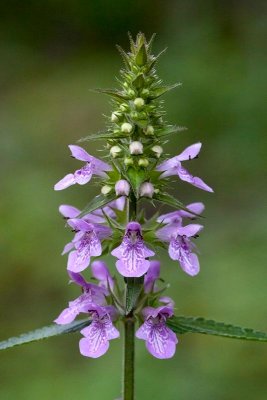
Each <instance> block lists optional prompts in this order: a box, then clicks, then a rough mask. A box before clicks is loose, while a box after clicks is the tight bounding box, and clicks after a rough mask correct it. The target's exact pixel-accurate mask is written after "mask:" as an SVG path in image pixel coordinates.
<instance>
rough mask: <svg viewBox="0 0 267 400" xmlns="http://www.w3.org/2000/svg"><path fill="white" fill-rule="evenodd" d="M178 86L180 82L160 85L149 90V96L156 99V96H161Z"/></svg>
mask: <svg viewBox="0 0 267 400" xmlns="http://www.w3.org/2000/svg"><path fill="white" fill-rule="evenodd" d="M178 86H181V83H175V84H174V85H168V86H161V87H159V88H156V89H153V90H151V93H150V95H149V98H150V99H157V98H158V97H160V96H162V95H163V94H165V93H167V92H169V91H170V90H172V89H175V88H177V87H178Z"/></svg>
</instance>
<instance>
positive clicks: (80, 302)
mask: <svg viewBox="0 0 267 400" xmlns="http://www.w3.org/2000/svg"><path fill="white" fill-rule="evenodd" d="M69 275H70V278H71V280H72V281H73V282H75V283H77V284H78V285H79V286H82V288H83V294H82V295H81V296H79V297H78V298H77V299H75V300H73V301H70V302H69V306H68V307H67V308H65V309H64V310H63V311H62V312H61V314H60V315H59V316H58V317H57V319H55V321H54V322H55V323H56V324H58V325H65V324H69V323H70V322H72V321H73V320H74V319H75V318H76V317H77V315H79V314H80V313H88V310H89V309H90V308H91V307H92V304H95V303H97V304H105V290H104V289H103V288H101V287H99V286H97V285H94V284H93V283H89V282H86V281H85V280H84V278H83V277H82V275H80V274H76V273H72V272H69Z"/></svg>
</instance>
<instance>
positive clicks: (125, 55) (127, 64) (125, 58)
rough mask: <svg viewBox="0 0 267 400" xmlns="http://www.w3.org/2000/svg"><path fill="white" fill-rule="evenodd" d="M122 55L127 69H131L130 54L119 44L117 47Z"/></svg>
mask: <svg viewBox="0 0 267 400" xmlns="http://www.w3.org/2000/svg"><path fill="white" fill-rule="evenodd" d="M116 47H117V49H118V51H119V53H120V55H121V56H122V59H123V62H124V64H125V67H126V68H127V69H130V68H131V67H130V64H129V56H128V54H127V53H126V52H125V51H124V50H123V48H122V47H121V46H119V45H118V44H117V45H116Z"/></svg>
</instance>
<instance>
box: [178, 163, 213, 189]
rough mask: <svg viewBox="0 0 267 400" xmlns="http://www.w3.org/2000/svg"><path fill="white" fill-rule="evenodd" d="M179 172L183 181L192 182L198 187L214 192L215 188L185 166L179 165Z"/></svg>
mask: <svg viewBox="0 0 267 400" xmlns="http://www.w3.org/2000/svg"><path fill="white" fill-rule="evenodd" d="M177 174H178V176H179V178H180V179H181V180H182V181H185V182H188V183H191V185H193V186H196V187H198V188H199V189H202V190H206V191H207V192H213V189H212V188H211V187H210V186H208V185H207V184H206V183H205V182H204V181H203V180H202V179H200V178H198V177H197V176H193V175H191V174H190V173H189V172H188V171H187V170H186V169H185V168H184V167H182V166H181V165H180V166H177Z"/></svg>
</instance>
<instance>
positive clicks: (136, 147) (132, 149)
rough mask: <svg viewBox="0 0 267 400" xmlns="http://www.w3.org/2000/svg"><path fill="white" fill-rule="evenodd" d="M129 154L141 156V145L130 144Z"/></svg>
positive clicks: (138, 143) (137, 143)
mask: <svg viewBox="0 0 267 400" xmlns="http://www.w3.org/2000/svg"><path fill="white" fill-rule="evenodd" d="M129 149H130V153H131V154H135V155H136V154H143V145H142V143H141V142H137V141H136V142H132V143H130V146H129Z"/></svg>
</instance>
